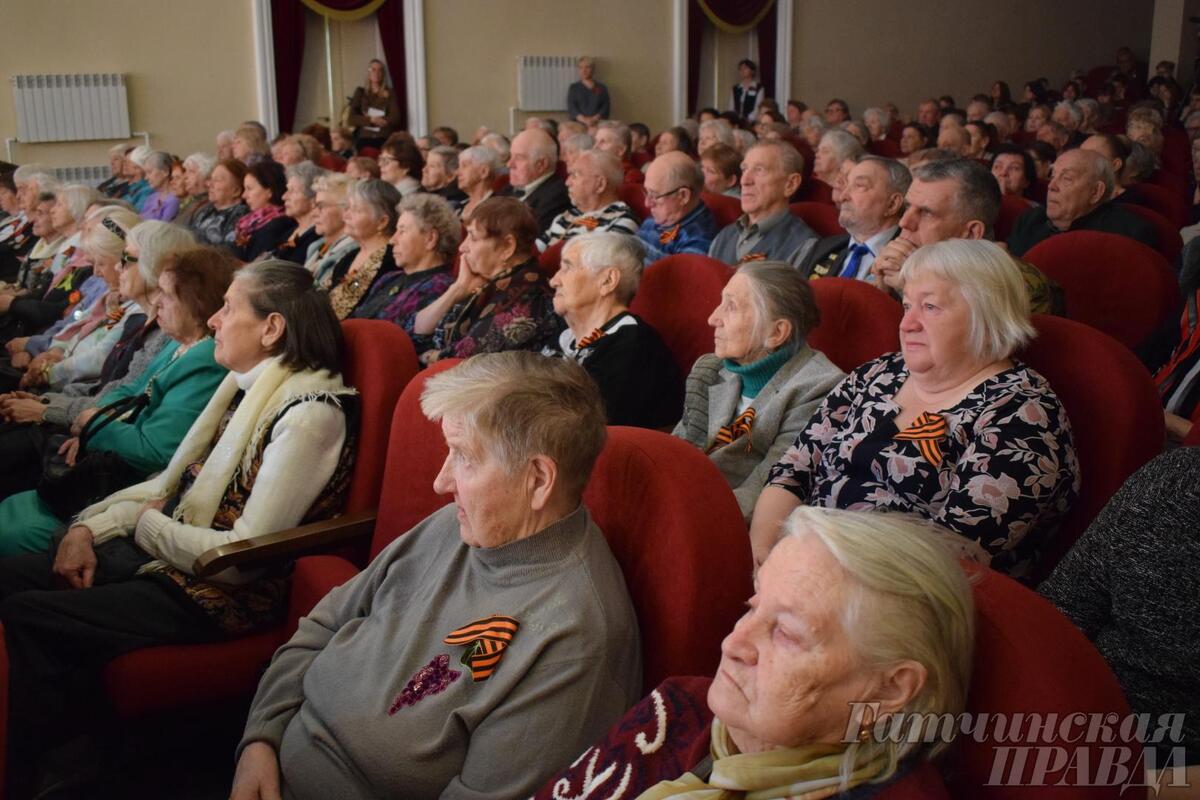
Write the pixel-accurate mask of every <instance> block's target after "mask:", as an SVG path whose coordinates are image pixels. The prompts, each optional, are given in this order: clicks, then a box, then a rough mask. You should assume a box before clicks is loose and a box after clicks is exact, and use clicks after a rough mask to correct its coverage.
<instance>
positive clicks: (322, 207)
mask: <svg viewBox="0 0 1200 800" xmlns="http://www.w3.org/2000/svg"><path fill="white" fill-rule="evenodd" d="M352 185H354V181H353V180H352V179H351V178H350V177H349V176H347V175H339V174H337V173H336V172H327V173H325V174H324V175H322V176H321V177H320V178H317V180H316V181H315V182H314V184H313V188H314V189H315V190H316V195H315V197H314V200H315V203H314V204H313V205H314V206H315V208H316V212H317V213H316V222H315V223H314V225H313V228H314V230H315V231H316V233H317V235H318V236H320V237H321V238H319V239H317V240H316V241H315V242H313V243H312V244H310V245H309V246H308V254H307V255H306V256H305V260H304V268H305V269H307V270H308V271H309V272H311V273H312V276H313V283H314V284H315V285H316V286H318V287H319V288H321V289H324V290H326V291H329V289H330V288H331V287H332V285H333V269H334V267H336V266H337V264H338V262H339V261H341V260H342V259H343V258H344V257H345V256H346V254H347V253H349V252H351V251H353V250H356V249H358V242H356V241H355V240H354V239H353V238H352V237H351V236H350V234H348V233H347V232H346V218H345V211H346V200H347V195H348V194H349V192H350V187H351V186H352Z"/></svg>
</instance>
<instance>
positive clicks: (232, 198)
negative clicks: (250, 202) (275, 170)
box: [190, 159, 250, 251]
mask: <svg viewBox="0 0 1200 800" xmlns="http://www.w3.org/2000/svg"><path fill="white" fill-rule="evenodd" d="M245 179H246V167H245V166H244V165H243V164H242V162H240V161H237V160H235V159H227V160H225V161H219V162H217V164H216V166H214V167H213V169H212V174H211V175H210V176H209V178H208V182H207V184H206V186H207V189H208V202H207V203H206V204H205V205H203V206H201V207H200V209H199V210H197V211H196V214H195V216H194V217H192V223H191V225H190V228H191V230H192V232H193V233H194V234H196V239H197V241H199V242H200V243H201V244H211V245H218V246H224V247H228V248H229V249H230V250H231V251H232V250H233V248H234V247H235V246H236V242H237V236H238V230H237V225H238V222H239V221H240V220H241V219H242V217H244V216H246V215H247V214H249V213H250V209H249V208H247V207H246V204H245V203H243V202H242V191H243V186H244V182H245Z"/></svg>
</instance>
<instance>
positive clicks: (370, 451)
mask: <svg viewBox="0 0 1200 800" xmlns="http://www.w3.org/2000/svg"><path fill="white" fill-rule="evenodd" d="M342 334H343V335H344V336H345V337H346V371H345V380H346V382H347V383H349V384H350V385H351V386H354V387H355V388H356V389H358V391H359V395H360V399H359V404H360V408H361V414H360V419H359V436H358V443H357V446H356V450H355V457H354V474H353V477H352V478H351V483H350V496H349V497H348V498H347V500H346V512H347V513H353V512H357V511H368V510H370V509H372V508H375V507H376V506H377V505H378V504H379V490H380V486H381V485H382V483H383V465H384V461H385V460H386V459H387V435H386V434H387V432H388V429H389V428H390V427H391V423H392V412H393V411H394V410H395V408H396V400H397V399H398V398H399V397H400V393H401V392H403V391H404V387H405V386H407V385H408V383H409V382H410V381H411V380H412V379H413V376H415V375H416V374H417V371H418V370H419V369H420V368H421V367H420V364H419V363H418V362H417V353H416V350H414V349H413V344H412V340H411V339H409V338H408V334H407V333H405V332H404V329H402V328H401V327H400V326H398V325H393V324H392V323H390V322H382V321H380V320H372V319H350V320H346V321H345V322H343V323H342Z"/></svg>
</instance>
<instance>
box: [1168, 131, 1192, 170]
mask: <svg viewBox="0 0 1200 800" xmlns="http://www.w3.org/2000/svg"><path fill="white" fill-rule="evenodd" d="M1162 133H1163V148H1162V166H1163V170H1164V171H1166V172H1168V173H1170V174H1171V175H1175V176H1179V177H1180V178H1182V177H1183V176H1186V175H1191V172H1192V142H1191V140H1190V139H1189V138H1188V134H1187V131H1185V130H1183V129H1182V128H1176V127H1173V126H1171V125H1167V126H1164V127H1163V132H1162Z"/></svg>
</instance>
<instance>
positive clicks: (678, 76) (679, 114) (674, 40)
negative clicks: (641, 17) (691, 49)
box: [670, 0, 688, 125]
mask: <svg viewBox="0 0 1200 800" xmlns="http://www.w3.org/2000/svg"><path fill="white" fill-rule="evenodd" d="M687 18H688V12H687V0H672V2H671V54H672V55H673V56H674V58H673V59H672V62H671V119H670V124H671V125H674V124H675V123H677V122H679V121H680V120H682V119H684V118H685V117H687V88H688V87H687V62H688V52H687Z"/></svg>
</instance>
